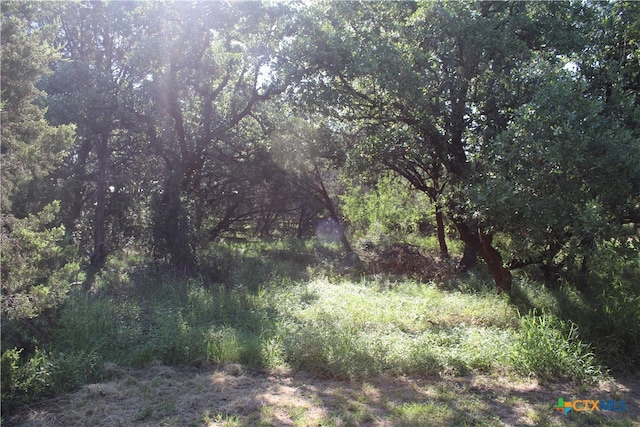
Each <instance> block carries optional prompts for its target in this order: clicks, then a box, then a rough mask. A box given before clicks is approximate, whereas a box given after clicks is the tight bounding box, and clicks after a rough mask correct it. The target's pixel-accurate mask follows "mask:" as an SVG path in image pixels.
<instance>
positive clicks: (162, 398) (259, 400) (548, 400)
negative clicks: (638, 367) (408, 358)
mask: <svg viewBox="0 0 640 427" xmlns="http://www.w3.org/2000/svg"><path fill="white" fill-rule="evenodd" d="M105 373H106V374H107V375H108V377H107V379H106V380H105V381H104V382H100V383H96V384H90V385H86V386H84V387H82V388H81V389H79V390H78V391H76V392H74V393H70V394H66V395H62V396H59V397H56V398H52V399H49V400H44V401H40V402H38V403H37V404H33V405H31V406H27V407H23V408H22V409H21V410H20V411H19V412H18V413H16V414H14V415H13V416H12V417H11V418H10V419H6V420H4V423H3V424H4V425H6V426H15V425H20V426H33V427H35V426H42V427H44V426H48V427H49V426H95V427H100V426H105V427H106V426H109V427H114V426H343V425H353V426H460V425H474V426H478V425H482V426H534V425H551V426H555V425H558V426H585V425H601V426H640V378H637V377H629V378H624V379H621V380H617V381H613V380H611V381H607V382H603V383H601V384H599V385H597V386H585V385H579V384H576V383H539V382H538V381H535V380H522V379H519V380H518V379H515V378H512V377H508V376H503V377H500V376H496V375H492V376H484V375H472V376H462V377H452V376H447V375H440V376H433V377H404V376H381V377H376V378H369V379H365V380H354V381H338V380H330V379H320V378H314V377H311V376H309V375H308V374H305V373H303V372H294V371H288V370H280V371H272V372H254V371H249V370H247V369H246V368H244V367H243V366H241V365H237V364H227V365H223V366H218V367H214V366H211V367H200V368H195V367H172V366H166V365H162V364H157V365H154V366H150V367H148V368H145V369H120V368H118V367H116V366H115V365H109V366H106V369H105ZM558 398H563V399H564V400H565V401H572V400H575V399H590V400H600V399H602V400H605V401H608V400H615V401H619V400H624V401H625V404H626V410H625V411H619V412H614V411H600V412H596V411H593V412H576V411H571V412H570V413H569V414H568V415H566V416H565V415H563V414H562V413H561V412H559V411H556V410H555V409H554V406H555V405H556V404H557V402H558Z"/></svg>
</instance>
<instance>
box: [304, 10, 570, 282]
mask: <svg viewBox="0 0 640 427" xmlns="http://www.w3.org/2000/svg"><path fill="white" fill-rule="evenodd" d="M319 8H320V9H321V10H317V12H316V13H318V14H319V15H321V14H324V15H325V16H326V18H324V19H320V18H318V16H316V17H315V19H316V20H318V21H319V22H320V23H319V24H318V25H315V26H313V27H312V28H313V29H312V30H306V31H305V33H307V34H312V35H314V36H319V37H320V38H321V40H322V41H321V42H319V43H317V44H316V46H317V47H316V48H315V49H314V50H313V51H312V52H310V53H308V54H307V55H306V57H305V59H306V60H307V61H308V62H309V63H313V64H317V66H318V69H319V70H321V71H319V72H318V73H317V74H316V75H315V78H313V79H308V81H307V82H306V87H302V88H301V91H302V90H304V89H306V88H307V87H308V88H312V90H308V91H307V95H303V96H305V98H304V100H305V102H313V100H314V99H315V100H318V101H319V102H320V103H322V105H323V107H321V108H323V109H324V110H325V111H326V112H327V113H331V114H336V115H339V116H341V117H343V118H351V119H354V120H358V121H359V122H360V123H361V125H362V126H363V128H364V129H366V130H367V131H368V133H369V134H372V135H377V134H379V132H380V130H381V129H382V130H385V131H386V132H387V133H391V134H394V135H395V136H401V137H402V139H400V140H398V139H396V140H394V141H393V142H395V144H394V143H389V140H388V139H387V138H381V137H374V138H372V139H371V140H370V142H371V147H370V149H371V151H373V152H375V153H380V157H381V158H382V157H384V158H385V159H388V160H386V161H388V163H391V164H393V166H392V167H391V168H392V169H395V170H398V171H401V172H400V173H401V175H402V176H405V177H410V182H412V183H413V184H414V185H417V186H418V187H417V188H422V189H424V190H423V191H425V190H427V189H428V191H430V192H432V193H433V194H434V195H435V196H436V200H438V203H443V205H442V206H443V208H446V212H447V215H448V216H449V218H450V220H451V221H452V223H453V225H454V226H455V228H456V229H457V231H458V233H459V235H460V238H461V239H462V240H463V241H464V242H465V244H466V245H467V246H468V247H469V248H471V249H473V250H474V251H475V252H476V253H477V254H478V255H479V256H480V258H482V259H483V260H484V261H485V263H486V264H487V266H488V267H489V270H490V271H491V273H492V274H493V276H494V279H495V282H496V285H497V287H498V288H499V289H500V290H505V291H508V290H509V289H510V287H511V281H512V278H511V274H510V271H509V269H508V268H507V266H506V265H505V262H504V260H503V258H502V255H501V253H500V252H499V251H498V250H497V249H496V248H495V247H494V245H493V239H494V234H495V233H494V232H493V231H492V228H491V227H490V226H489V224H485V223H482V222H481V221H479V218H477V217H474V215H473V212H470V211H469V210H468V209H467V207H466V206H465V205H464V203H463V200H459V199H458V198H456V191H454V190H455V189H456V188H459V187H465V186H467V185H470V184H475V185H478V181H474V180H473V176H474V171H475V170H476V169H477V167H478V165H476V164H475V163H474V161H475V162H477V161H481V159H478V158H476V157H470V154H472V153H473V152H474V150H476V149H477V147H478V146H479V145H484V144H491V143H492V141H493V138H495V136H496V135H497V134H499V133H500V132H501V131H502V130H503V129H505V127H506V126H507V125H508V123H509V122H510V121H511V119H512V117H513V113H514V111H515V109H516V108H517V107H518V106H519V105H522V104H523V103H526V102H527V100H528V99H530V97H531V95H532V92H533V90H534V88H535V83H536V82H530V81H529V80H528V79H527V76H526V74H524V73H523V72H521V70H522V67H523V66H524V67H526V65H527V64H528V63H529V62H530V61H534V60H537V59H539V58H540V56H536V55H534V54H535V52H537V51H544V52H549V56H547V57H545V58H544V59H545V60H546V59H547V58H549V57H553V56H554V55H558V54H562V53H564V52H565V51H568V50H570V48H571V47H572V46H573V45H575V44H576V43H579V40H578V39H577V38H576V37H575V36H574V35H572V31H571V24H572V23H573V22H574V20H573V19H567V18H572V17H573V15H572V13H573V10H572V8H571V6H570V5H568V4H557V3H555V4H528V3H526V4H525V3H491V2H484V3H459V2H443V3H433V2H421V3H417V4H416V3H386V4H375V5H372V4H366V3H355V4H354V3H331V4H328V5H327V4H323V5H320V6H319ZM539 28H544V29H545V31H540V30H539ZM305 40H307V39H306V38H303V39H302V40H301V43H304V41H305ZM399 126H405V127H407V128H409V129H410V130H411V132H410V133H409V132H406V131H402V132H401V133H398V132H397V131H395V130H394V128H397V127H399ZM389 129H392V130H391V132H389ZM433 178H436V180H437V182H438V184H435V183H434V182H433ZM442 184H444V186H441V185H442ZM440 189H441V190H440ZM436 190H437V191H441V192H442V194H437V191H436ZM441 200H442V201H441Z"/></svg>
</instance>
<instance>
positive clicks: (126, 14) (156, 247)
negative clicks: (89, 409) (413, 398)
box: [0, 0, 640, 400]
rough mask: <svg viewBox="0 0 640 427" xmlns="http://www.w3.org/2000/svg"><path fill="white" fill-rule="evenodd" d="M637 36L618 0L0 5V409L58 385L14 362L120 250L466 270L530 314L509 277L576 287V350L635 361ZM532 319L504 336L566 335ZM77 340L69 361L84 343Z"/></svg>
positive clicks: (205, 264)
mask: <svg viewBox="0 0 640 427" xmlns="http://www.w3.org/2000/svg"><path fill="white" fill-rule="evenodd" d="M639 23H640V4H639V3H633V2H615V3H599V2H597V3H591V2H550V3H549V2H447V1H444V2H427V1H417V2H292V3H287V2H271V1H264V2H260V3H243V2H152V1H137V2H133V1H123V2H120V1H82V0H81V1H75V2H30V1H20V2H3V3H2V40H1V42H2V62H1V65H2V101H1V108H2V128H1V132H2V133H1V136H2V147H1V155H2V167H1V184H2V188H1V192H0V196H1V201H2V216H1V224H0V226H1V230H0V239H1V241H0V242H1V244H2V257H1V261H2V317H3V323H2V352H3V356H2V363H3V366H2V367H3V387H2V389H3V400H5V398H12V399H13V398H15V396H17V395H20V393H23V394H25V395H29V394H30V393H33V394H37V393H39V391H40V390H41V389H45V388H46V387H47V383H48V382H50V381H54V379H52V378H53V377H46V376H45V377H42V376H40V377H38V375H36V374H35V373H33V372H36V371H38V369H41V370H44V371H47V372H49V371H51V372H57V371H55V369H53V370H51V369H49V368H51V366H49V365H47V363H49V362H50V360H49V359H48V358H50V357H53V356H52V355H51V354H49V353H47V351H49V350H50V346H51V338H52V337H54V336H55V333H54V332H55V331H56V330H58V329H57V328H59V327H61V325H63V326H64V325H66V326H69V322H70V320H69V316H76V315H77V316H79V317H83V316H85V314H81V313H80V314H78V313H76V314H70V311H69V310H71V309H67V310H66V311H65V312H64V313H63V314H61V312H60V310H63V308H64V304H65V301H67V303H68V304H69V305H71V306H76V307H78V306H79V305H78V304H80V303H79V302H78V301H80V300H79V299H78V298H84V297H86V295H85V294H87V295H88V294H90V293H89V291H91V289H92V288H94V290H93V291H94V292H98V291H96V290H95V288H96V287H97V285H98V284H99V283H100V280H101V279H100V278H101V277H104V274H108V271H106V270H108V267H105V266H108V265H109V260H110V259H111V258H113V257H114V256H117V254H122V253H129V254H131V253H135V254H140V257H141V258H143V259H144V260H145V261H144V263H143V264H145V265H147V266H153V268H170V269H171V270H172V271H173V273H179V274H182V275H185V276H184V277H198V278H199V279H202V278H203V277H206V278H207V280H211V281H212V282H215V283H223V284H228V282H231V283H233V280H232V279H230V278H231V277H232V276H233V274H234V273H233V272H234V271H236V269H235V267H236V265H235V264H236V263H240V262H242V261H241V258H237V257H230V256H229V253H228V252H226V251H228V250H230V249H228V246H224V245H225V244H228V243H229V242H237V241H246V240H255V239H262V240H267V241H288V240H287V239H289V238H296V239H307V240H308V239H312V238H315V237H317V238H318V239H319V240H320V241H321V242H325V243H326V242H333V241H335V242H340V243H341V245H342V249H343V252H346V253H347V255H349V257H345V258H343V262H344V261H345V260H351V264H354V262H353V261H354V260H357V258H358V256H357V255H356V254H355V253H354V249H355V250H356V252H357V251H358V250H361V249H362V248H366V246H367V242H369V243H374V244H376V245H382V244H386V243H390V242H391V241H392V240H404V241H409V240H410V241H411V242H412V243H414V244H424V245H426V246H427V247H428V250H430V251H432V252H434V255H439V256H440V257H441V258H442V259H448V258H452V259H453V260H454V261H456V262H458V261H459V264H460V268H461V269H473V267H474V265H475V261H476V259H480V260H482V261H483V263H484V266H485V267H486V269H487V271H488V273H489V274H490V276H491V278H492V280H493V281H494V284H495V286H496V288H497V290H498V291H499V292H506V293H511V294H512V298H514V300H515V301H516V303H518V304H522V305H523V307H526V308H528V309H531V308H534V307H537V306H539V305H540V304H537V303H535V302H531V301H523V300H522V297H523V295H521V294H520V293H519V292H521V291H520V290H516V291H514V292H512V286H513V283H514V276H516V277H520V278H522V277H525V278H527V279H522V280H525V281H526V280H533V281H534V282H536V283H541V284H543V285H545V286H546V287H548V288H550V289H553V292H559V294H563V293H565V292H575V293H576V294H575V295H578V296H576V297H575V298H571V299H570V300H571V301H581V302H580V304H584V306H585V307H588V309H587V310H586V311H585V313H591V314H592V315H594V316H599V319H600V320H601V321H600V322H595V323H589V322H587V323H588V324H589V327H588V328H587V330H586V331H585V333H584V334H582V335H581V337H583V338H587V339H591V340H592V341H593V342H594V343H595V349H594V351H596V352H600V353H599V354H603V353H606V352H607V351H608V352H609V353H608V357H610V359H609V360H616V361H620V362H622V363H623V364H632V363H633V362H636V361H637V360H635V359H637V354H638V352H639V351H640V338H639V337H638V335H637V332H634V331H631V332H629V328H630V325H637V322H638V321H639V318H638V316H639V314H638V313H640V294H639V291H638V287H637V282H638V270H639V268H638V262H640V260H639V255H638V254H639V247H640V236H639V234H638V224H640V161H639V159H640V98H639V96H638V90H639V89H640V88H639V86H638V84H639V83H638V82H639V81H640V24H639ZM429 239H430V240H429ZM352 240H353V241H355V240H357V241H359V243H360V244H359V245H354V244H352ZM231 252H232V253H235V252H233V250H231ZM294 252H295V251H294ZM303 258H304V259H306V258H305V257H303ZM312 258H313V257H312ZM307 261H308V260H307ZM447 262H450V261H447ZM149 268H151V267H149ZM482 268H484V267H481V269H480V270H482ZM472 271H477V270H472ZM256 274H257V275H258V273H256ZM193 292H196V291H193ZM197 292H201V291H197ZM78 294H82V295H85V296H84V297H81V296H79V295H78ZM70 296H72V298H71V299H68V298H70ZM217 297H218V296H216V298H217ZM189 298H195V296H194V295H192V294H189ZM220 298H222V299H223V300H224V298H226V296H224V295H223V296H220ZM105 304H106V303H105ZM238 304H240V303H239V302H238ZM242 304H244V302H243V303H242ZM242 304H241V305H242ZM81 305H82V304H80V306H81ZM87 307H88V308H87ZM87 307H85V308H86V309H91V310H107V311H108V310H115V309H116V308H114V307H108V304H107V305H106V306H105V307H99V306H96V305H93V303H92V304H90V306H87ZM561 308H562V307H561ZM574 308H575V307H574ZM154 309H155V310H161V309H162V308H161V307H160V306H157V307H155V308H154ZM562 311H563V310H562V309H559V310H558V311H557V313H555V316H558V317H560V318H563V317H567V316H568V315H567V316H563V313H562ZM578 312H580V311H579V310H574V309H571V310H569V311H568V312H567V313H574V314H575V313H578ZM616 313H617V315H616ZM138 314H139V316H142V317H144V316H147V317H148V316H151V315H150V314H148V313H147V314H144V313H142V312H140V313H138ZM143 314H144V316H143ZM170 314H171V313H170ZM129 315H130V313H129ZM171 315H172V316H173V315H175V316H177V317H176V319H175V321H176V322H180V321H181V320H180V319H179V315H178V314H176V313H173V314H171ZM86 316H88V315H86ZM109 316H110V317H112V318H113V319H116V318H118V316H120V314H119V313H110V312H109V313H108V316H107V317H109ZM150 318H153V316H151V317H150ZM550 318H551V317H549V318H547V317H544V316H543V317H541V318H540V319H542V320H532V319H529V320H527V321H524V322H523V324H522V325H523V326H522V327H523V328H528V329H530V330H533V331H536V330H539V329H545V328H555V327H556V326H558V325H560V326H558V327H557V328H556V329H562V328H565V327H566V326H567V325H573V323H571V321H566V322H565V321H560V320H558V321H556V320H554V321H553V322H551V321H549V322H548V323H547V319H550ZM136 319H137V320H140V319H138V318H136ZM554 319H555V317H554ZM130 320H131V319H130ZM133 320H135V319H133ZM133 320H132V321H133ZM214 320H215V321H216V322H217V320H216V319H213V320H212V321H214ZM571 320H572V321H575V322H576V323H580V322H579V321H578V320H575V319H571ZM154 321H155V320H154ZM305 322H307V321H306V320H305V321H303V320H300V322H299V323H296V324H292V325H288V326H287V327H288V328H289V332H290V334H291V335H292V336H295V335H296V334H300V335H301V336H302V335H304V334H307V333H309V332H308V330H307V329H304V331H303V330H302V329H299V328H303V327H304V328H306V327H307V326H310V327H311V328H312V329H313V328H315V327H317V326H318V325H316V324H311V325H308V324H307V323H308V322H307V323H305ZM223 323H224V322H223ZM624 325H626V326H624ZM156 326H157V327H158V328H160V329H158V330H157V331H156V332H154V334H156V335H154V336H155V339H156V340H157V343H160V344H162V345H164V344H163V343H164V341H163V340H164V339H165V338H167V337H163V336H162V334H163V333H166V334H170V333H173V332H171V331H168V330H164V332H163V330H162V328H163V327H165V326H167V325H164V326H163V325H156ZM173 326H175V325H173ZM173 326H172V327H173ZM96 327H108V325H97V326H96ZM132 328H134V327H133V326H132ZM572 328H573V327H572V326H571V327H570V330H569V338H570V339H571V340H573V341H575V340H574V338H575V337H574V335H573V334H574V329H572ZM115 329H117V328H115ZM631 329H633V328H631ZM225 331H226V329H224V328H223V330H222V331H217V332H211V333H212V334H213V335H212V337H213V338H211V340H213V341H212V342H216V343H217V342H218V341H216V340H221V342H223V341H224V340H226V339H231V338H230V337H229V336H227V335H225V334H226V332H225ZM319 331H320V330H319ZM115 332H116V331H115V330H114V333H115ZM258 332H259V331H258ZM258 332H256V331H248V332H247V333H248V334H254V333H258ZM74 333H75V332H74ZM118 333H122V334H134V335H135V334H138V333H141V331H138V330H135V328H134V329H131V330H127V331H122V332H118ZM243 333H244V332H243ZM318 333H320V332H318ZM343 333H345V334H347V333H349V331H344V332H343ZM354 333H355V332H354ZM216 334H217V335H216ZM258 334H259V333H258ZM187 335H188V334H187ZM214 335H215V337H214ZM112 338H113V339H116V338H114V337H112ZM120 338H122V337H120ZM214 338H215V339H214ZM302 338H304V339H309V340H310V342H311V341H315V340H317V337H314V336H313V335H309V336H306V338H305V337H302ZM553 338H554V340H558V341H562V340H563V339H564V335H557V336H556V335H554V336H553ZM105 339H111V338H108V337H107V338H105ZM184 339H185V340H186V341H189V340H191V339H196V338H194V337H191V336H185V337H184ZM198 339H199V338H198ZM233 339H240V338H238V337H235V338H233ZM247 339H249V338H247ZM251 339H253V338H251ZM251 339H249V340H251ZM274 339H276V338H275V337H274ZM277 339H278V340H284V339H285V338H283V337H280V336H278V337H277ZM526 339H530V340H533V341H536V340H537V338H536V337H535V335H532V336H531V337H529V338H525V341H524V342H523V343H522V345H523V346H527V342H528V341H526ZM160 344H159V345H160ZM183 344H185V343H183ZM277 344H278V345H285V347H286V346H289V347H286V348H288V349H289V350H287V351H291V353H286V351H285V353H286V354H284V353H283V354H280V355H279V356H278V357H279V358H284V359H287V358H288V359H287V361H288V362H290V363H293V364H294V365H299V366H307V365H308V364H309V363H311V362H309V361H305V360H302V359H300V357H301V356H300V355H299V354H298V353H296V352H295V349H293V347H295V345H294V344H293V343H291V342H289V343H288V344H287V343H286V342H285V343H284V344H283V342H282V341H277ZM542 344H544V343H542ZM551 344H552V345H553V343H551ZM69 345H71V344H69ZM167 345H168V344H167ZM171 345H176V343H175V342H174V343H172V344H171ZM185 345H186V344H185ZM212 345H213V346H214V347H215V345H214V344H212ZM216 345H217V344H216ZM274 345H275V344H274ZM567 345H569V347H566V350H567V351H568V352H571V351H574V350H576V349H578V350H579V349H583V347H582V343H579V344H575V345H576V347H575V348H574V347H571V345H574V344H571V343H569V344H567ZM152 347H153V346H152ZM214 347H212V349H210V350H211V351H209V350H207V351H205V350H204V349H202V348H200V349H194V350H193V351H195V352H196V353H194V354H193V355H189V357H190V358H193V359H198V358H202V357H205V354H206V357H205V358H207V357H209V358H213V359H215V357H214V356H212V354H214V353H215V352H217V351H223V350H220V349H219V348H217V347H215V348H214ZM58 348H59V347H58ZM153 348H155V347H153ZM77 350H78V352H79V353H78V352H76V353H75V354H80V353H82V352H85V353H83V354H85V355H87V358H86V360H85V362H83V363H86V367H87V369H88V371H87V372H89V371H91V366H93V365H92V363H94V362H95V360H94V356H95V357H98V356H96V355H97V354H98V353H100V352H102V351H103V349H101V348H82V349H77ZM165 350H166V354H167V356H166V357H167V358H168V359H170V360H168V361H172V360H178V359H180V358H181V357H183V356H184V355H183V354H176V355H174V356H171V355H170V353H171V351H178V349H173V350H172V349H170V348H167V349H165ZM374 350H375V349H374ZM374 350H371V351H374ZM387 350H388V349H387ZM578 350H576V351H578ZM149 351H151V350H149ZM180 351H183V350H180ZM283 351H284V350H283ZM375 351H377V350H375ZM416 351H418V350H417V349H416ZM203 352H204V353H203ZM215 354H217V353H215ZM372 354H373V353H372ZM589 354H590V353H589ZM534 356H535V354H534ZM100 357H103V356H100ZM172 357H173V359H172ZM317 357H318V358H323V357H325V358H326V357H328V356H327V355H317ZM371 357H373V356H371ZM421 357H422V356H421ZM505 357H506V356H505ZM590 357H591V356H590V355H589V356H588V357H587V356H585V358H583V359H581V361H580V363H578V365H576V366H578V367H577V368H576V369H577V370H580V369H581V366H582V365H581V363H582V362H584V364H591V362H592V359H591V358H590ZM139 358H140V360H141V361H148V359H149V355H148V354H141V355H140V356H139ZM240 359H242V357H240ZM284 359H283V360H284ZM60 360H62V362H61V363H62V365H61V366H67V365H65V363H66V364H68V365H69V364H72V363H75V362H73V361H72V360H71V359H68V358H67V359H64V358H63V359H60ZM323 360H324V359H323ZM505 360H506V359H505ZM510 360H512V361H513V360H519V361H520V362H522V363H521V365H523V364H524V365H526V364H527V363H529V364H530V363H531V360H532V358H528V355H527V354H526V352H519V353H518V355H516V356H513V357H512V358H511V359H510ZM124 362H126V363H134V362H136V361H134V360H127V361H124ZM124 362H123V363H124ZM51 363H53V362H51ZM252 363H253V362H252ZM255 363H258V362H255ZM314 363H315V362H314ZM336 363H337V362H336ZM363 363H366V364H369V362H368V361H365V362H363ZM376 363H382V361H380V360H378V361H377V362H376ZM389 363H390V365H389V366H391V367H390V368H389V369H391V370H399V371H402V372H405V371H406V369H408V370H409V371H411V370H412V369H413V368H406V367H405V368H406V369H405V368H401V367H398V366H396V365H393V363H391V362H389ZM394 363H395V362H394ZM398 363H399V362H398ZM407 363H408V362H407ZM434 363H435V362H434ZM478 363H480V364H482V363H484V362H482V361H481V362H478ZM505 363H506V362H505ZM45 365H46V366H45ZM47 366H49V367H48V368H47ZM370 366H371V367H372V368H371V369H374V370H376V372H379V371H382V370H384V369H386V368H383V367H382V366H383V365H380V366H379V367H378V368H375V366H378V365H375V364H371V365H370ZM384 366H387V365H384ZM325 367H326V366H325ZM340 369H342V368H340ZM349 369H351V368H349ZM349 369H347V371H344V372H341V375H343V374H344V375H348V374H349ZM353 369H356V368H353ZM416 369H417V368H416ZM532 369H534V368H532ZM356 370H357V369H356ZM32 371H33V372H32ZM5 372H13V373H14V374H15V375H13V376H11V375H7V376H5ZM18 374H19V375H18ZM16 375H17V376H16ZM83 375H84V374H83ZM548 375H552V373H551V372H549V373H548ZM90 376H91V374H89V373H87V374H86V377H87V378H88V377H90ZM78 381H82V380H81V379H78ZM21 390H22V391H21ZM5 392H6V393H8V394H6V395H5Z"/></svg>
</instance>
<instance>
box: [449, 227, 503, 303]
mask: <svg viewBox="0 0 640 427" xmlns="http://www.w3.org/2000/svg"><path fill="white" fill-rule="evenodd" d="M454 224H455V227H456V229H457V230H458V233H460V239H461V240H462V241H463V242H464V243H465V244H466V245H469V246H470V247H471V248H472V249H474V250H475V251H476V252H477V254H478V256H479V257H480V258H482V260H483V261H484V262H485V263H486V264H487V267H488V268H489V272H490V273H491V275H492V276H493V280H494V281H495V283H496V286H497V288H498V292H511V284H512V282H513V277H512V276H511V271H509V269H508V268H506V267H505V266H504V263H503V262H502V255H500V252H498V250H497V249H495V248H494V247H493V246H492V240H493V235H491V234H486V233H482V232H480V231H477V230H476V229H475V227H474V228H472V227H471V226H469V225H468V224H466V223H464V222H455V223H454Z"/></svg>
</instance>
